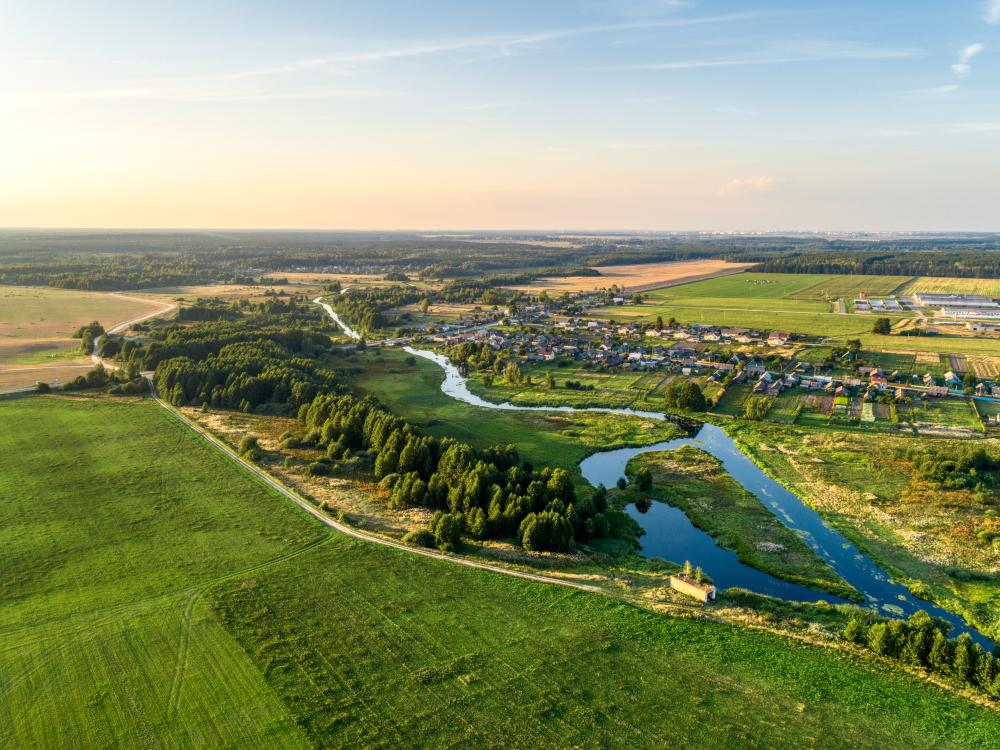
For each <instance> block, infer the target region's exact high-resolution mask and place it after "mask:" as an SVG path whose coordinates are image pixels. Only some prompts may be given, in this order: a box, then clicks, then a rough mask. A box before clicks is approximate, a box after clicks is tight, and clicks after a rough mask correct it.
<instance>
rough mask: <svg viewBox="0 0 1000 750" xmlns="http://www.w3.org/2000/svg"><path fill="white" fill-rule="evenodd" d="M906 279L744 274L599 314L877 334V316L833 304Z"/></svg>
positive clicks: (664, 292)
mask: <svg viewBox="0 0 1000 750" xmlns="http://www.w3.org/2000/svg"><path fill="white" fill-rule="evenodd" d="M901 280H905V277H889V276H887V277H879V276H865V277H854V276H834V275H823V274H768V273H741V274H737V275H733V276H724V277H720V278H714V279H708V280H705V281H697V282H694V283H691V284H683V285H681V286H674V287H668V288H665V289H656V290H653V291H651V292H649V293H648V294H647V295H646V297H647V301H646V302H645V303H643V304H641V305H623V306H616V307H608V308H601V309H600V310H598V311H596V312H597V314H598V315H602V316H604V315H607V316H610V317H612V318H621V319H636V318H642V319H647V320H653V319H655V318H656V317H657V316H660V317H663V318H664V319H665V320H666V319H667V318H670V317H673V318H676V319H677V320H679V321H680V322H681V323H700V324H705V325H718V326H731V327H743V328H754V329H758V330H786V331H789V332H791V333H804V334H810V335H813V336H831V337H848V336H850V337H854V336H857V335H859V334H862V333H866V332H868V331H870V330H871V327H872V319H871V317H870V316H866V315H840V314H837V313H834V312H832V310H831V304H830V300H831V299H835V298H837V297H839V296H850V295H852V294H855V293H856V292H857V291H859V290H860V289H862V288H865V289H871V290H872V291H873V293H874V291H876V290H880V289H890V291H891V289H892V288H895V286H897V285H898V284H899V283H900V281H901Z"/></svg>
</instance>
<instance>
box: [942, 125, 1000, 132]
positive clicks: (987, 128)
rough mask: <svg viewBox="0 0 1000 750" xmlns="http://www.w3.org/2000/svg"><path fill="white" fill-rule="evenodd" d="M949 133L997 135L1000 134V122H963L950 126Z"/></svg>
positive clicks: (947, 129) (946, 130)
mask: <svg viewBox="0 0 1000 750" xmlns="http://www.w3.org/2000/svg"><path fill="white" fill-rule="evenodd" d="M945 132H948V133H996V132H1000V122H962V123H958V124H955V125H950V126H949V127H948V128H946V129H945Z"/></svg>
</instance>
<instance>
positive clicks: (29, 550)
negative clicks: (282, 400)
mask: <svg viewBox="0 0 1000 750" xmlns="http://www.w3.org/2000/svg"><path fill="white" fill-rule="evenodd" d="M0 419H2V420H3V424H4V426H5V428H7V429H5V430H3V431H2V432H0V462H2V463H0V469H2V471H0V497H2V498H3V501H2V504H0V535H2V537H0V539H2V542H3V544H2V545H0V571H2V579H0V584H2V585H0V635H2V639H0V644H2V645H0V692H2V695H3V701H2V702H0V745H2V746H4V747H12V748H14V747H18V748H19V747H32V748H46V747H59V748H62V747H309V746H313V747H320V746H322V747H358V746H365V747H401V746H403V747H505V748H506V747H532V748H535V747H541V748H544V747H553V748H564V747H573V746H579V747H618V746H629V747H657V748H659V747H664V746H678V745H683V744H687V743H689V742H691V741H692V738H697V739H696V741H697V743H698V744H699V745H701V746H711V747H746V746H748V745H755V746H758V747H802V746H810V745H812V746H816V745H822V746H824V747H845V748H846V747H850V748H862V747H872V748H884V747H889V746H898V745H899V744H903V745H906V746H910V747H916V748H923V747H926V748H930V747H1000V735H998V733H997V726H998V715H997V713H996V712H994V711H991V710H989V709H984V708H981V707H977V706H975V705H973V704H971V703H969V702H967V701H965V700H964V699H961V698H958V697H956V696H952V695H950V694H948V693H945V692H943V691H941V690H940V689H938V688H935V687H933V686H931V685H928V684H926V683H924V682H921V681H919V680H917V679H916V678H913V677H910V676H907V675H905V674H903V673H901V672H899V671H897V670H895V669H893V668H892V667H890V666H888V665H882V664H878V663H870V662H867V661H863V660H862V659H861V658H860V657H854V656H851V655H849V654H845V653H842V652H838V651H829V650H822V649H818V648H814V647H810V646H806V645H801V644H797V643H795V642H791V641H787V640H785V639H782V638H780V637H778V636H774V635H771V634H767V633H763V632H757V631H749V630H741V629H739V628H735V627H732V626H727V625H722V624H718V623H712V622H707V621H700V620H690V619H675V618H669V617H666V616H663V615H657V614H654V613H651V612H647V611H644V610H640V609H637V608H635V607H632V606H629V605H625V604H621V603H618V602H616V601H614V600H611V599H608V598H605V597H602V596H597V595H591V594H585V593H582V592H574V591H569V590H566V589H562V588H557V587H554V586H550V585H546V584H539V583H533V582H528V581H522V580H517V579H508V578H506V577H501V576H498V575H496V574H492V573H488V572H486V571H480V570H472V569H466V568H463V567H460V566H455V565H451V564H449V563H445V562H440V561H436V560H430V559H426V558H421V557H414V556H412V555H409V554H407V553H404V552H400V551H396V550H388V549H383V548H380V547H376V546H372V545H371V544H368V543H363V542H360V541H357V540H352V539H349V538H347V537H342V536H339V535H336V536H328V534H329V532H328V530H327V529H326V528H325V527H323V526H321V525H320V524H318V522H316V521H314V520H313V519H312V518H311V517H309V516H307V515H305V514H303V513H302V512H301V511H299V510H298V509H296V508H295V507H294V506H292V505H291V504H290V503H288V502H287V501H286V500H284V499H283V498H281V497H280V496H278V495H277V494H276V493H273V492H271V491H270V490H268V489H266V488H265V487H263V486H262V485H260V484H258V483H257V482H256V481H255V480H252V479H250V478H248V476H247V475H246V474H245V473H243V472H242V470H240V469H239V468H238V467H237V466H236V465H235V464H233V463H232V462H230V461H228V460H227V459H226V458H225V457H223V456H222V455H221V454H218V453H216V452H214V451H213V449H211V448H210V446H208V444H207V443H205V442H204V441H202V440H201V439H200V438H198V437H197V436H195V435H194V434H193V433H191V432H190V431H188V430H187V429H186V428H184V427H183V426H182V425H180V424H179V423H178V422H176V421H175V420H173V418H172V417H171V416H170V415H169V414H167V413H166V412H165V411H163V410H161V409H160V408H159V407H158V406H156V405H155V404H153V403H152V402H149V401H140V402H124V401H111V400H105V399H67V398H58V397H45V398H41V397H32V398H25V399H19V400H8V401H5V402H0ZM596 675H600V679H594V677H595V676H596Z"/></svg>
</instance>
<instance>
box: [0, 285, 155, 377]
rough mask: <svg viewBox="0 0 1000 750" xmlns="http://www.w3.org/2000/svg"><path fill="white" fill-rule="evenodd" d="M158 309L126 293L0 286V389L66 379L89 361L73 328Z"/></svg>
mask: <svg viewBox="0 0 1000 750" xmlns="http://www.w3.org/2000/svg"><path fill="white" fill-rule="evenodd" d="M162 307H163V305H162V304H160V303H159V302H158V301H156V300H154V299H149V298H146V299H144V298H142V297H136V296H134V295H131V294H128V295H124V294H114V293H108V292H81V291H74V290H68V289H53V288H49V287H30V286H2V285H0V391H3V390H6V389H10V388H17V387H21V386H29V385H32V384H34V383H35V381H36V380H44V381H46V382H52V383H59V382H64V381H66V380H71V379H72V378H74V377H76V376H77V375H79V374H81V373H82V372H84V371H85V369H86V367H87V366H88V364H89V363H90V358H89V357H88V356H86V355H84V354H83V353H82V352H80V342H79V341H77V340H76V339H73V338H72V335H73V333H74V331H76V329H77V328H79V327H80V326H82V325H84V324H86V323H89V322H90V321H92V320H97V321H99V322H100V323H102V324H103V325H104V326H105V327H106V328H111V327H112V326H115V325H117V324H119V323H123V322H126V321H129V320H133V319H135V318H138V317H141V316H143V315H148V314H149V313H154V312H156V311H157V310H158V309H160V308H162Z"/></svg>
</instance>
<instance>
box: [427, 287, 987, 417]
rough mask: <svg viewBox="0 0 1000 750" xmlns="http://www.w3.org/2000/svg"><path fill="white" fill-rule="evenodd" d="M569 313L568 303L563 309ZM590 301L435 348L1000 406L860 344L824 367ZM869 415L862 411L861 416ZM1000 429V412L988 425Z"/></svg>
mask: <svg viewBox="0 0 1000 750" xmlns="http://www.w3.org/2000/svg"><path fill="white" fill-rule="evenodd" d="M564 304H565V303H564ZM596 304H597V303H591V304H590V305H588V304H587V300H586V298H585V299H584V300H583V304H582V305H581V300H580V299H579V298H577V299H576V300H575V301H574V305H573V308H572V309H573V311H574V312H578V313H580V314H578V315H567V314H564V313H561V312H560V311H559V310H558V309H557V308H558V307H560V306H559V305H556V304H552V305H548V304H533V305H525V306H523V307H520V308H508V309H506V310H500V311H491V312H492V314H490V313H486V312H483V311H476V313H475V314H474V315H470V316H468V317H466V318H465V319H463V320H460V321H457V322H455V323H453V324H445V325H442V326H439V327H438V329H437V330H436V332H433V333H429V335H428V341H430V342H432V343H434V344H436V345H438V346H442V347H450V346H455V345H458V344H461V343H464V342H476V343H480V344H485V345H486V346H488V347H489V348H490V349H491V350H493V351H494V352H498V353H499V352H503V353H504V354H506V355H508V356H512V357H514V358H516V359H520V360H521V361H523V362H526V363H546V362H551V363H555V364H556V365H559V364H560V362H561V363H563V364H566V363H574V364H576V365H578V366H582V367H583V368H584V369H593V370H597V371H602V372H607V371H619V372H645V371H659V372H664V373H675V374H677V375H680V376H684V377H690V378H696V379H700V380H702V382H704V383H705V384H710V383H711V384H716V385H717V386H719V387H720V388H721V389H725V388H727V387H728V386H730V385H734V386H736V385H744V386H748V387H750V389H751V392H752V393H753V394H755V395H761V396H768V397H777V396H779V395H780V394H782V393H783V392H785V391H789V390H792V389H798V390H799V391H800V392H802V393H805V394H810V393H813V394H822V395H826V396H830V397H832V402H831V403H832V410H833V412H834V413H836V412H838V411H840V412H844V413H847V412H849V411H850V410H852V409H855V408H857V407H858V406H859V404H864V403H874V402H878V403H882V404H887V403H895V404H902V403H909V402H914V401H916V402H927V401H930V400H938V399H948V398H954V399H961V400H963V401H964V400H968V399H969V398H970V397H971V398H975V399H977V400H983V401H988V402H993V401H995V400H996V401H1000V381H993V380H990V379H977V378H975V377H974V373H972V372H964V373H963V372H959V371H955V370H953V369H944V370H942V369H941V368H934V371H931V370H928V371H926V372H903V371H901V370H899V369H892V370H889V369H887V368H884V367H880V366H877V365H874V364H869V363H867V362H866V356H865V355H866V353H865V352H862V351H860V345H859V344H858V343H857V342H854V343H853V344H852V342H848V345H847V346H843V345H841V346H840V347H839V348H838V347H835V348H833V349H832V352H831V356H829V357H828V358H827V359H826V360H825V361H822V362H815V361H808V360H810V359H814V358H810V357H809V356H808V354H809V353H810V352H811V351H819V350H820V349H821V348H822V349H826V348H830V347H829V344H827V342H825V341H824V340H822V339H820V338H817V337H810V336H806V335H801V334H791V333H787V332H781V331H760V330H753V329H749V328H738V327H718V326H709V325H700V324H685V325H682V324H679V323H678V322H677V321H675V320H670V321H669V322H667V323H664V322H663V321H662V320H657V321H656V322H655V323H648V322H636V323H621V322H614V321H608V320H596V319H593V318H589V317H587V316H586V309H587V307H588V306H595V305H596ZM857 410H858V412H859V413H860V409H857ZM985 422H989V423H990V424H992V425H994V426H1000V413H996V414H989V415H988V416H986V417H984V423H985Z"/></svg>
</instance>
